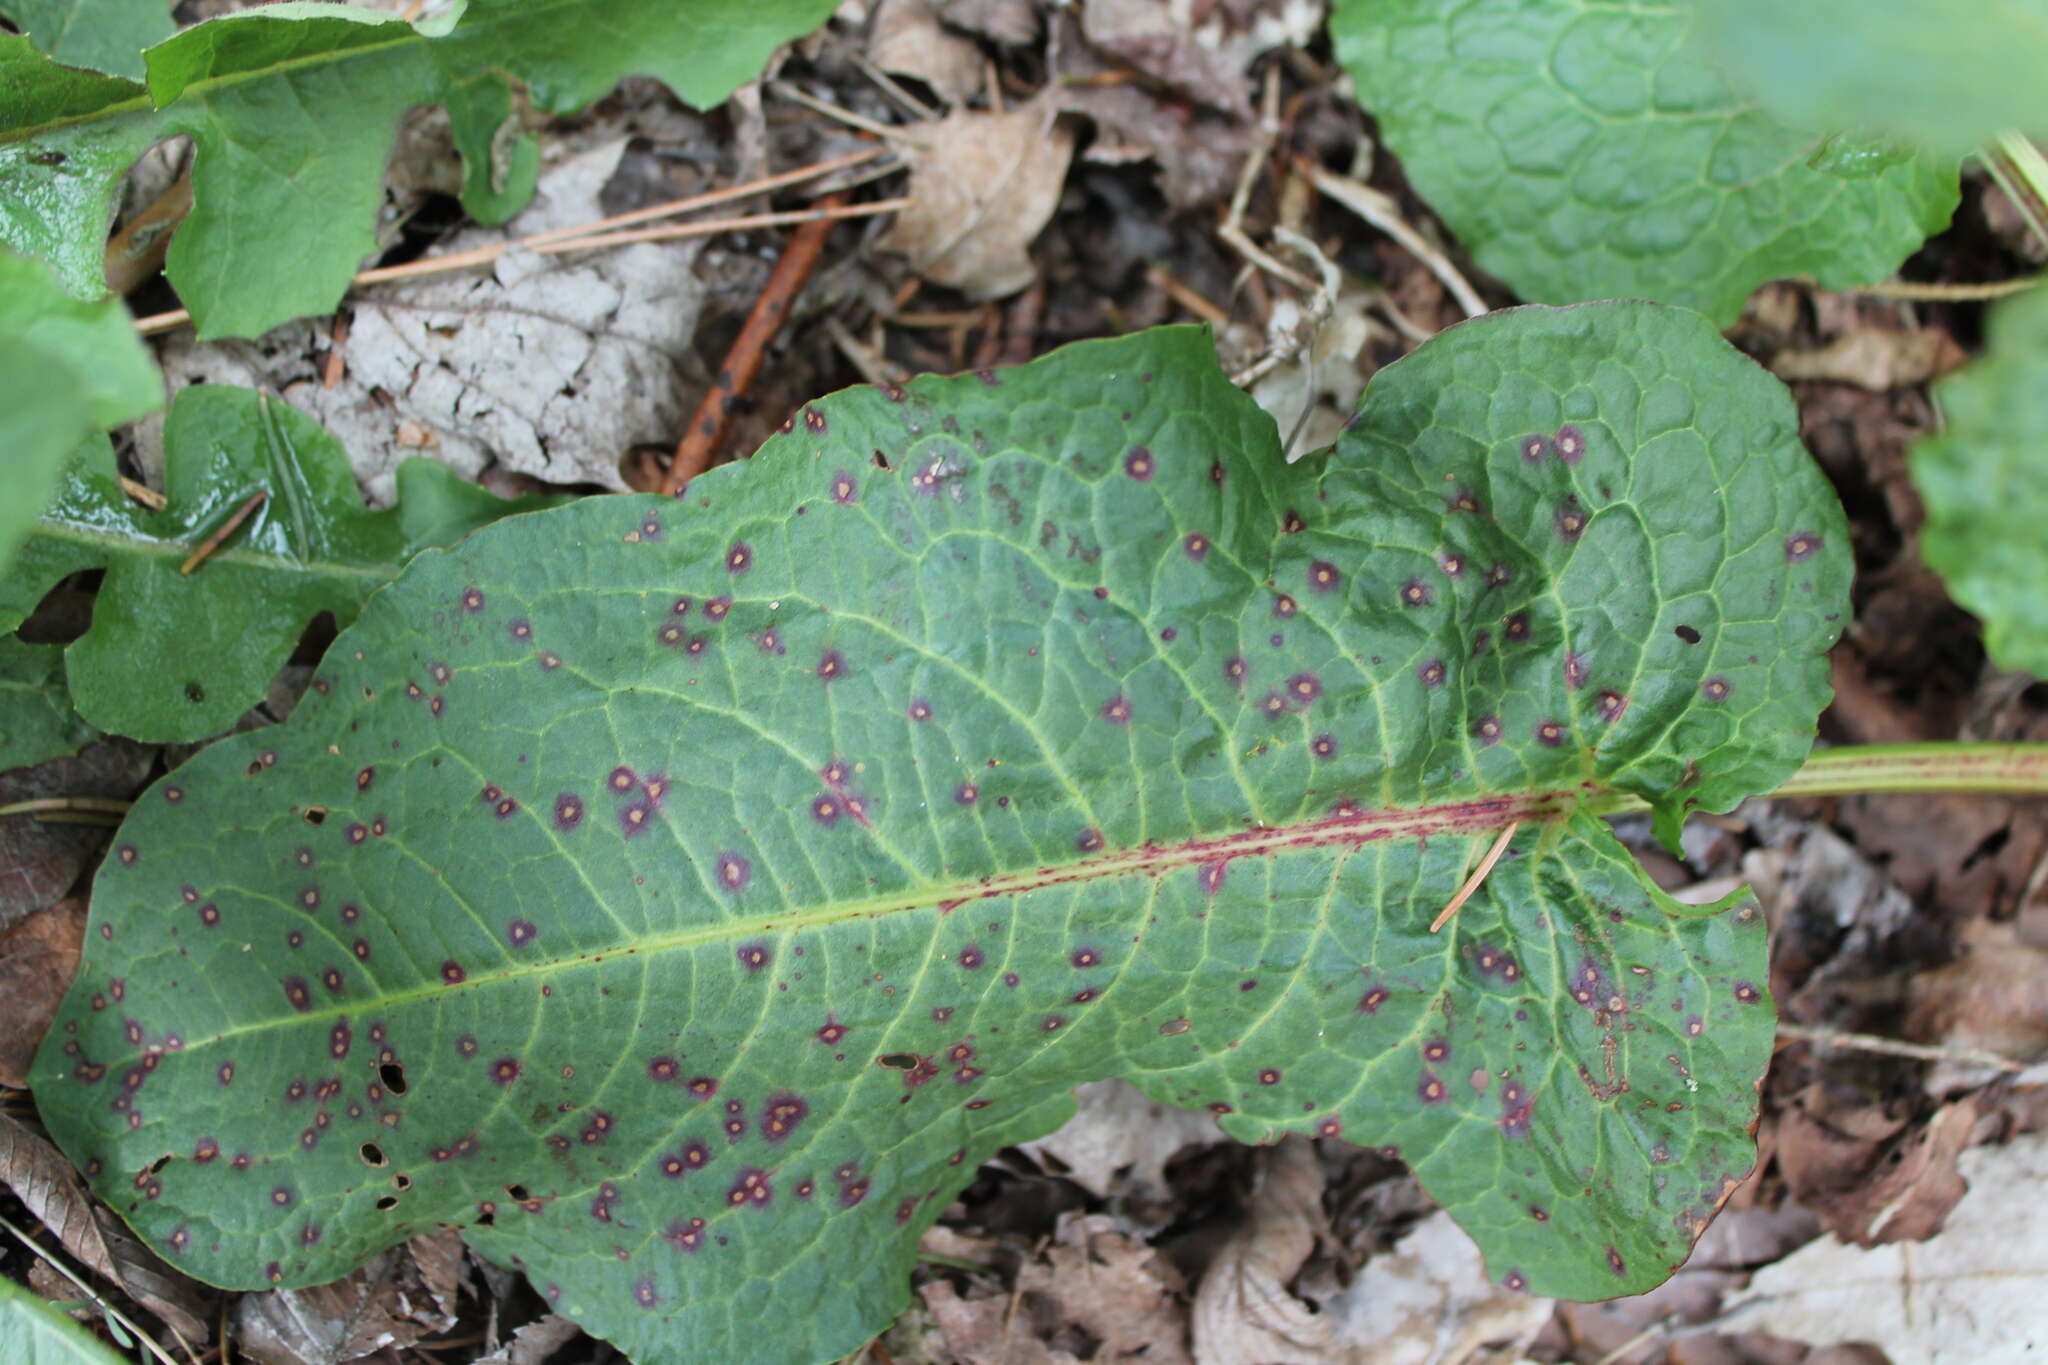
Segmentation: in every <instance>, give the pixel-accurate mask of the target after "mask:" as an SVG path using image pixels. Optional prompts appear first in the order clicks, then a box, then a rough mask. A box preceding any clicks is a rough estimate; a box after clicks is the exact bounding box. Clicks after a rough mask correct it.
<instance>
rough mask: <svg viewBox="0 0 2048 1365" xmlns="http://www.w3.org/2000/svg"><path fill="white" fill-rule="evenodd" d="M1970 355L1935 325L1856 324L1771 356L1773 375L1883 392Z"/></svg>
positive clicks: (1940, 372) (1915, 381)
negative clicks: (1816, 343) (1807, 346)
mask: <svg viewBox="0 0 2048 1365" xmlns="http://www.w3.org/2000/svg"><path fill="white" fill-rule="evenodd" d="M1969 358H1970V357H1969V355H1968V353H1967V352H1965V351H1964V350H1963V348H1962V347H1961V346H1959V345H1957V344H1956V339H1955V338H1954V337H1952V336H1950V335H1949V334H1948V332H1947V331H1946V330H1945V329H1943V328H1940V327H1925V328H1921V329H1919V330H1917V331H1910V332H1906V331H1897V330H1894V329H1892V328H1887V327H1871V326H1858V327H1856V328H1855V329H1854V330H1852V331H1850V332H1848V333H1846V334H1844V335H1842V336H1839V337H1837V338H1835V340H1833V341H1831V342H1829V343H1828V344H1827V345H1825V346H1822V347H1819V348H1818V349H1815V350H1811V351H1780V352H1779V353H1778V354H1777V355H1776V356H1774V357H1772V359H1771V373H1772V374H1775V375H1777V376H1778V378H1780V379H1783V380H1787V381H1791V380H1795V379H1824V380H1828V381H1831V382H1833V383H1836V384H1854V385H1855V386H1856V387H1858V388H1861V389H1870V390H1872V391H1873V392H1877V393H1883V392H1886V391H1887V390H1890V389H1903V388H1908V387H1910V386H1912V385H1914V384H1925V383H1926V382H1927V381H1928V380H1930V379H1933V378H1935V377H1936V376H1938V375H1943V374H1947V373H1948V372H1949V371H1950V370H1953V369H1954V368H1955V367H1956V366H1958V365H1960V364H1962V363H1963V362H1964V361H1965V360H1968V359H1969Z"/></svg>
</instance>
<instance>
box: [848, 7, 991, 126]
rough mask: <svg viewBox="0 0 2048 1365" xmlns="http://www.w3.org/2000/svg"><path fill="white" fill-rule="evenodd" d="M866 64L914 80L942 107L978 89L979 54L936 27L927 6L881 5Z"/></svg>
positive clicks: (936, 19)
mask: <svg viewBox="0 0 2048 1365" xmlns="http://www.w3.org/2000/svg"><path fill="white" fill-rule="evenodd" d="M868 60H869V61H871V62H873V63H874V64H875V65H876V66H877V67H879V68H880V69H882V70H883V71H887V72H889V73H891V74H892V75H897V76H914V77H916V78H917V79H918V80H921V81H923V82H924V83H925V84H926V85H929V86H930V87H931V88H932V91H933V93H935V94H936V95H938V97H939V98H940V99H942V100H944V101H945V102H946V103H947V104H951V105H960V104H964V103H966V102H967V96H968V95H969V94H971V93H972V92H973V91H974V89H975V88H976V87H977V86H979V85H980V84H981V73H982V63H981V50H980V49H979V48H977V47H976V46H975V45H974V43H973V41H972V40H970V39H967V38H963V37H961V36H960V35H959V34H957V33H954V32H951V31H950V30H948V29H945V28H942V27H941V26H940V25H939V7H938V6H937V5H935V4H933V3H932V0H882V3H881V4H880V6H879V7H878V8H877V9H876V10H875V16H874V20H873V22H872V23H871V24H870V26H869V28H868Z"/></svg>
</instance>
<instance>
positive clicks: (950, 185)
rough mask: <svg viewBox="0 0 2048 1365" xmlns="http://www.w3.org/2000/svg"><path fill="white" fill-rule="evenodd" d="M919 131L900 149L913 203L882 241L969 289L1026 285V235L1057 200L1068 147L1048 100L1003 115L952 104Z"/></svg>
mask: <svg viewBox="0 0 2048 1365" xmlns="http://www.w3.org/2000/svg"><path fill="white" fill-rule="evenodd" d="M917 132H918V134H919V137H920V140H919V141H918V142H916V143H908V142H906V143H905V144H904V145H903V148H902V151H903V156H904V159H905V160H906V161H908V162H909V163H910V198H911V204H910V206H909V207H908V208H906V209H904V210H903V212H901V213H899V214H898V215H897V216H896V221H895V222H893V223H891V224H890V225H889V230H888V231H887V232H885V233H883V234H882V237H881V245H882V246H883V247H886V248H887V249H889V250H891V251H900V252H902V253H903V254H904V255H905V256H907V257H908V258H909V260H910V267H911V269H913V270H915V271H916V272H917V273H918V274H920V275H922V276H924V277H925V278H926V279H928V280H930V281H931V282H932V283H934V284H941V285H947V286H950V287H952V288H954V289H958V290H960V291H961V292H962V293H964V294H966V295H967V296H968V297H969V298H973V299H994V298H1000V297H1002V296H1003V295H1005V294H1014V293H1016V292H1017V291H1018V290H1019V289H1022V288H1024V286H1026V285H1028V284H1030V283H1031V281H1032V279H1033V278H1034V277H1035V275H1036V269H1035V268H1034V267H1033V265H1032V264H1031V256H1030V246H1031V243H1032V241H1033V239H1035V238H1036V237H1037V236H1038V234H1039V231H1040V230H1041V229H1042V228H1044V226H1045V225H1046V222H1047V221H1048V220H1049V219H1051V217H1052V212H1053V210H1054V209H1055V208H1057V207H1058V206H1059V199H1060V187H1061V186H1062V185H1063V184H1064V183H1065V182H1066V177H1067V164H1068V162H1069V161H1071V160H1072V159H1073V154H1074V138H1073V134H1072V133H1070V132H1068V131H1067V130H1066V129H1064V128H1062V127H1061V126H1060V125H1059V122H1058V119H1057V111H1056V109H1055V107H1054V106H1053V105H1052V104H1051V103H1050V102H1048V101H1047V100H1046V99H1043V98H1041V99H1038V100H1034V101H1032V102H1031V103H1029V104H1024V105H1020V106H1018V107H1017V108H1015V109H1012V110H1009V111H1007V112H1005V113H1000V114H998V113H983V112H978V111H972V110H958V111H955V112H954V113H951V114H948V115H947V116H946V117H945V118H943V119H938V120H936V121H934V122H932V123H929V124H920V125H918V128H917Z"/></svg>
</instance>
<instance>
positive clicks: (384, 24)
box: [0, 0, 832, 339]
mask: <svg viewBox="0 0 2048 1365" xmlns="http://www.w3.org/2000/svg"><path fill="white" fill-rule="evenodd" d="M831 9H832V5H831V3H830V0H752V2H751V3H748V4H745V5H732V4H728V3H726V2H725V0H539V2H538V3H536V0H470V3H469V4H468V6H467V7H466V8H465V9H464V10H463V11H462V15H461V18H460V19H459V21H458V22H457V23H456V24H455V26H454V27H453V28H452V29H451V30H450V31H448V32H447V33H446V34H445V35H443V36H433V37H429V36H427V35H425V34H423V33H420V32H417V31H415V30H414V29H413V28H412V27H411V26H410V25H407V24H405V23H402V22H400V21H399V20H398V19H397V18H396V17H395V16H393V15H389V14H384V13H380V12H378V11H376V10H370V9H365V8H360V7H356V6H350V5H323V4H288V5H272V6H266V7H264V8H261V9H258V10H253V11H249V12H246V13H241V14H234V15H229V16H226V17H224V18H220V19H215V20H212V21H210V22H208V23H204V24H199V25H196V26H195V27H193V28H190V29H187V30H185V31H184V32H183V33H180V34H178V35H177V36H176V37H173V38H171V39H169V40H167V41H165V42H163V43H160V44H158V45H157V46H156V47H153V48H151V49H150V50H149V52H148V53H147V54H146V57H147V62H148V78H147V83H146V87H145V85H143V84H138V83H135V82H132V81H124V80H116V79H112V78H108V77H101V76H93V75H88V74H86V73H81V72H74V71H70V70H68V69H66V68H63V67H60V66H58V65H56V64H55V63H53V62H51V61H49V60H48V59H47V58H44V57H43V56H41V55H40V54H39V53H37V52H35V51H34V50H33V49H32V48H31V47H30V46H29V43H28V40H27V39H24V38H15V39H0V241H5V242H7V243H9V244H11V245H13V246H14V247H16V248H17V249H19V250H22V251H26V252H28V253H30V254H32V255H36V256H39V257H42V258H43V259H45V260H48V261H50V262H51V263H52V264H54V265H55V266H56V267H57V268H58V270H59V271H60V273H61V274H62V276H63V278H64V281H65V283H66V285H67V287H69V288H70V289H71V290H73V291H74V292H76V293H78V294H80V295H82V296H87V297H90V296H93V295H96V294H98V293H101V292H103V290H104V288H105V284H104V277H103V275H102V272H101V266H100V257H101V252H102V248H103V247H104V245H105V227H106V221H107V214H108V207H109V204H110V202H111V198H112V196H113V194H114V192H115V190H116V189H118V188H119V186H120V183H121V179H122V177H123V176H124V175H125V174H126V173H127V170H128V167H129V166H130V165H131V164H132V163H133V161H134V160H135V158H136V157H137V156H138V155H140V154H141V153H142V151H143V150H144V149H145V148H147V147H148V146H149V145H150V144H151V143H153V142H156V141H159V140H161V139H163V138H167V137H170V136H172V135H173V134H176V133H188V134H190V135H191V137H192V139H193V142H194V144H195V147H196V152H197V154H196V159H195V161H194V164H193V170H192V176H193V182H192V188H193V208H192V212H191V215H190V216H189V217H188V218H187V219H186V220H185V222H184V223H183V225H182V226H180V228H179V229H178V233H177V236H176V237H175V238H174V239H173V240H172V243H171V249H170V255H169V259H168V262H167V265H166V270H167V273H168V275H169V277H170V280H171V283H172V284H173V285H175V286H176V287H177V290H178V294H179V297H180V299H181V300H182V301H183V302H184V304H185V306H186V307H187V308H189V309H190V310H191V311H192V316H193V318H194V320H195V325H196V326H197V328H198V331H199V335H200V336H201V338H202V339H204V338H213V337H222V336H253V335H255V334H256V333H258V332H261V331H263V330H265V329H267V328H269V327H272V326H275V325H276V324H278V323H280V322H283V321H285V320H287V319H289V318H293V317H297V316H300V315H302V314H308V313H322V312H326V311H328V310H330V309H332V308H333V306H334V304H335V302H336V301H337V300H339V299H340V298H341V295H342V292H343V290H344V289H345V288H346V287H347V285H348V281H349V279H350V277H351V276H353V275H354V273H355V271H356V270H357V268H358V267H359V266H360V265H361V263H362V261H363V258H364V257H366V256H368V255H370V254H371V253H373V252H374V251H376V249H377V245H378V243H377V238H376V232H375V228H376V211H377V205H378V203H379V202H380V198H381V196H382V193H383V173H384V165H385V161H386V159H387V158H388V157H389V155H390V152H391V147H392V141H393V139H394V137H395V136H396V133H397V128H398V122H399V118H400V116H402V115H403V114H404V113H405V112H406V111H407V110H408V109H410V108H411V107H413V106H414V105H417V104H441V105H445V106H446V107H447V109H448V113H449V116H450V119H451V122H452V125H453V131H454V137H455V144H456V147H457V149H458V150H459V151H460V152H461V153H462V157H463V165H464V168H465V176H466V183H465V186H464V189H463V196H462V197H463V205H464V207H465V208H466V209H468V211H469V212H470V213H471V214H472V215H474V216H475V217H477V218H479V219H481V220H483V221H486V222H500V221H503V220H504V219H505V218H507V217H509V216H510V215H511V214H512V213H513V212H514V211H515V210H517V209H518V208H519V207H520V206H521V205H522V204H524V203H525V202H526V199H527V196H528V195H529V194H530V193H531V192H532V189H533V179H534V171H535V167H536V165H537V152H536V149H535V146H534V143H533V141H532V139H531V138H530V137H526V136H524V135H523V134H521V133H520V132H519V125H518V121H517V118H516V117H515V115H514V112H513V106H512V95H511V90H510V87H509V86H508V85H507V83H506V80H505V76H506V75H510V76H511V77H513V78H515V79H517V80H519V81H521V82H523V83H524V85H525V88H526V91H527V94H528V96H529V97H530V98H531V100H532V102H533V103H534V104H535V105H536V106H537V107H539V108H540V109H542V110H545V111H548V112H566V111H569V110H573V109H576V108H579V107H581V106H582V105H584V104H587V103H589V102H590V101H591V100H594V99H596V98H597V97H598V96H599V95H601V94H603V93H604V92H605V91H606V90H608V89H610V88H611V86H612V85H613V84H614V83H615V82H616V81H617V80H618V79H619V78H620V77H621V76H625V75H630V74H633V73H636V72H639V73H646V74H649V75H653V76H656V77H658V78H660V79H661V80H663V81H664V82H666V83H667V84H668V85H669V87H670V88H671V89H673V90H674V91H675V92H676V93H677V94H678V95H679V96H681V97H682V98H683V99H685V100H687V101H689V102H690V103H692V104H695V105H697V106H698V107H699V108H708V107H710V106H711V105H715V104H717V103H718V102H720V101H721V100H723V99H724V98H725V97H726V96H727V95H728V94H730V93H731V92H732V90H733V88H734V87H735V86H737V85H738V84H739V83H740V82H741V81H744V80H749V79H751V78H753V77H754V76H755V75H758V74H759V72H760V68H761V63H762V61H763V60H765V59H766V57H767V55H768V53H769V52H770V50H772V49H773V48H774V46H775V45H776V44H778V43H780V42H784V41H786V40H787V39H790V38H793V37H795V36H797V35H798V34H801V33H803V32H805V31H806V30H808V29H809V28H811V27H814V26H815V25H816V24H818V23H821V22H823V20H824V18H825V16H826V15H828V14H829V13H830V12H831Z"/></svg>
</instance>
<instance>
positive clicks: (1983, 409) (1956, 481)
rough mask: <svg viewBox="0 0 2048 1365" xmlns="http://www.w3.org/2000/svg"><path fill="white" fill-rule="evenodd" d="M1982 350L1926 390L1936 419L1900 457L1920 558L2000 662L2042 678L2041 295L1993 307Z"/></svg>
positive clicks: (2047, 467) (2044, 330)
mask: <svg viewBox="0 0 2048 1365" xmlns="http://www.w3.org/2000/svg"><path fill="white" fill-rule="evenodd" d="M1988 343H1989V344H1988V346H1987V348H1986V353H1985V355H1984V357H1983V358H1982V359H1980V360H1978V361H1977V362H1976V363H1975V364H1973V365H1970V366H1968V367H1967V368H1965V369H1962V370H1959V371H1957V372H1956V373H1954V374H1952V375H1950V376H1948V377H1947V378H1946V379H1943V380H1942V381H1941V382H1940V383H1939V384H1938V385H1936V386H1935V390H1934V392H1935V397H1936V398H1937V399H1938V400H1939V401H1940V403H1941V410H1942V415H1943V416H1944V417H1945V418H1946V419H1947V421H1946V423H1945V424H1944V426H1943V428H1942V430H1941V431H1940V433H1939V434H1937V435H1933V436H1928V437H1924V438H1923V439H1921V440H1920V441H1919V442H1918V443H1917V444H1916V445H1914V447H1913V449H1912V451H1911V452H1910V453H1909V455H1908V459H1909V461H1910V462H1911V465H1912V470H1913V482H1914V483H1915V484H1917V485H1918V486H1919V489H1920V498H1921V501H1923V502H1924V503H1926V504H1927V524H1926V525H1925V526H1924V527H1922V528H1921V531H1920V553H1921V555H1922V556H1923V557H1925V559H1926V560H1927V563H1928V566H1929V567H1931V568H1932V569H1933V570H1934V571H1935V572H1936V573H1938V574H1940V575H1941V576H1942V580H1943V581H1944V582H1945V583H1947V584H1948V590H1949V593H1950V595H1952V596H1953V597H1954V598H1955V599H1956V601H1957V602H1959V603H1961V604H1962V605H1963V606H1965V607H1967V608H1969V609H1970V610H1971V611H1973V612H1975V613H1976V614H1977V616H1978V617H1979V619H1981V620H1982V621H1983V623H1984V647H1985V649H1986V650H1988V651H1989V652H1990V654H1991V657H1992V659H1993V660H1994V661H1996V662H1997V663H1998V665H1999V666H2000V667H2002V668H2017V669H2024V670H2026V671H2027V672H2029V673H2032V674H2033V675H2034V676H2036V677H2038V678H2048V594H2044V592H2043V591H2042V584H2043V583H2048V545H2044V544H2043V541H2042V538H2041V535H2042V532H2041V528H2042V527H2043V525H2048V494H2044V493H2043V491H2042V482H2043V479H2044V477H2048V394H2044V393H2043V392H2042V388H2041V375H2042V373H2043V371H2044V369H2048V293H2041V292H2038V291H2037V292H2035V293H2032V294H2029V295H2027V296H2025V297H2023V298H2018V299H2014V300H2012V301H2011V302H2009V303H2005V304H2001V305H2000V306H1999V307H1998V308H1997V309H1996V310H1995V311H1994V312H1993V313H1992V314H1991V322H1990V325H1989V329H1988Z"/></svg>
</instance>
